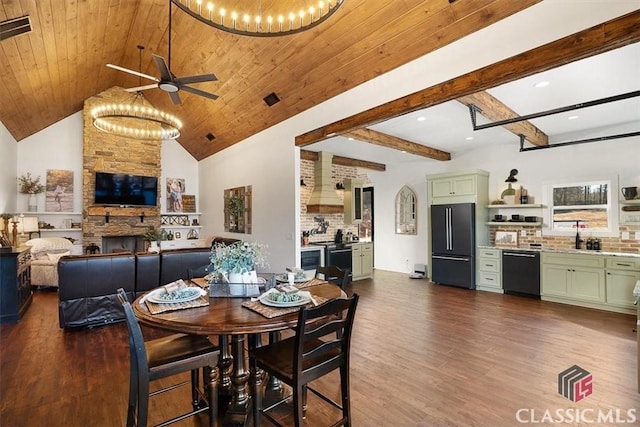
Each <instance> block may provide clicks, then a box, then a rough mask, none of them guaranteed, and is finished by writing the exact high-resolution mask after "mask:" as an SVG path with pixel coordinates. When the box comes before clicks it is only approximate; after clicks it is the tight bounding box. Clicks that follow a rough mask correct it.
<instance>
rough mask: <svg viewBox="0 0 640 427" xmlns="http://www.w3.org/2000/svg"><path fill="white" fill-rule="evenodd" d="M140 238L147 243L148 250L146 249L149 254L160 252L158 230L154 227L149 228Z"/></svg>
mask: <svg viewBox="0 0 640 427" xmlns="http://www.w3.org/2000/svg"><path fill="white" fill-rule="evenodd" d="M142 238H143V239H144V241H145V242H148V243H149V248H148V249H147V250H148V251H149V252H160V247H159V246H158V242H159V241H160V233H158V230H156V229H155V228H154V227H149V229H148V230H147V231H146V232H145V233H144V234H143V235H142Z"/></svg>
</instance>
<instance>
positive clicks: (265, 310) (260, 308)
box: [242, 295, 327, 319]
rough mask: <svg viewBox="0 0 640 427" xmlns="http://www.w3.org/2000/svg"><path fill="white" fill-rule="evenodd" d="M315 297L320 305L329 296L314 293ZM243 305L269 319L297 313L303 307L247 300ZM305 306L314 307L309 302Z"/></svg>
mask: <svg viewBox="0 0 640 427" xmlns="http://www.w3.org/2000/svg"><path fill="white" fill-rule="evenodd" d="M313 298H314V299H315V300H316V301H317V302H318V305H320V304H324V303H325V302H327V298H324V297H319V296H315V295H314V296H313ZM242 306H243V307H245V308H248V309H249V310H251V311H255V312H256V313H259V314H261V315H263V316H264V317H266V318H267V319H272V318H274V317H278V316H284V315H285V314H290V313H297V312H298V311H299V310H300V307H301V306H297V307H286V308H278V307H271V306H268V305H264V304H263V303H261V302H260V301H245V302H243V303H242ZM305 307H307V308H310V307H313V304H312V303H309V304H307V305H305Z"/></svg>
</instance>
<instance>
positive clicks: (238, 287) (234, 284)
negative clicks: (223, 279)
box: [227, 273, 244, 295]
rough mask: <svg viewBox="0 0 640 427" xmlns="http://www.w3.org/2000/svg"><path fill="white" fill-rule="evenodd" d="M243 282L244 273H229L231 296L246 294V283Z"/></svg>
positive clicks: (228, 280)
mask: <svg viewBox="0 0 640 427" xmlns="http://www.w3.org/2000/svg"><path fill="white" fill-rule="evenodd" d="M242 280H243V277H242V273H229V274H228V275H227V282H229V293H230V294H231V295H243V294H244V285H243V283H244V282H243V281H242Z"/></svg>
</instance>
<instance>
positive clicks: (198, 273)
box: [187, 264, 210, 279]
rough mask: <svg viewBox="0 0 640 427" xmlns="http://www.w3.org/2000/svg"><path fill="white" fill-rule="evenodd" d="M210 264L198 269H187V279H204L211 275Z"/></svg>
mask: <svg viewBox="0 0 640 427" xmlns="http://www.w3.org/2000/svg"><path fill="white" fill-rule="evenodd" d="M209 267H210V264H207V265H201V266H200V267H196V268H187V279H193V278H196V277H204V276H206V275H207V274H209V273H210V271H209V270H210V268H209Z"/></svg>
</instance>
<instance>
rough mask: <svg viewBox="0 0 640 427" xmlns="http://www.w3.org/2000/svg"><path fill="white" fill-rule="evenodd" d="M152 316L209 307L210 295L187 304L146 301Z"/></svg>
mask: <svg viewBox="0 0 640 427" xmlns="http://www.w3.org/2000/svg"><path fill="white" fill-rule="evenodd" d="M144 302H145V304H146V305H147V308H148V309H149V312H150V313H151V314H160V313H164V312H166V311H174V310H183V309H185V308H195V307H204V306H207V305H209V294H205V295H202V296H201V297H200V298H197V299H194V300H191V301H186V302H172V303H161V304H158V303H155V302H151V301H148V300H145V301H144Z"/></svg>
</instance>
